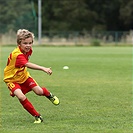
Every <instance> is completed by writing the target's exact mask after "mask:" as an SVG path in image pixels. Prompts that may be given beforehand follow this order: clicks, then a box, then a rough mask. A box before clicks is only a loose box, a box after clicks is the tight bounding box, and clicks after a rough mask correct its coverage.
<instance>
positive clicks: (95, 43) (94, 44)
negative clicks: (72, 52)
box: [91, 39, 100, 46]
mask: <svg viewBox="0 0 133 133" xmlns="http://www.w3.org/2000/svg"><path fill="white" fill-rule="evenodd" d="M91 46H100V40H98V39H94V40H92V41H91Z"/></svg>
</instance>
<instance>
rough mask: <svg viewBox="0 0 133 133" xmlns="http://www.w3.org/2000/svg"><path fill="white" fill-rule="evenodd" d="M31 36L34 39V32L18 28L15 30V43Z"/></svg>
mask: <svg viewBox="0 0 133 133" xmlns="http://www.w3.org/2000/svg"><path fill="white" fill-rule="evenodd" d="M30 37H31V38H32V39H33V40H34V34H33V33H32V32H30V31H28V30H26V29H19V30H18V31H17V44H20V43H21V41H22V40H25V39H27V38H30Z"/></svg>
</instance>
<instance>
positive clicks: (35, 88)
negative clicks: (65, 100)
mask: <svg viewBox="0 0 133 133" xmlns="http://www.w3.org/2000/svg"><path fill="white" fill-rule="evenodd" d="M24 85H25V86H27V87H29V90H33V91H34V92H35V93H36V94H37V95H39V96H46V97H47V98H48V99H49V100H50V101H51V102H52V103H53V104H54V105H58V104H59V103H60V102H59V99H58V98H57V97H56V96H54V95H53V94H52V93H50V92H49V91H48V90H47V89H46V88H45V87H42V88H41V87H40V86H39V85H38V84H37V82H36V81H35V80H34V79H33V78H31V77H30V78H28V79H27V80H26V82H25V83H24ZM26 93H27V92H24V94H26Z"/></svg>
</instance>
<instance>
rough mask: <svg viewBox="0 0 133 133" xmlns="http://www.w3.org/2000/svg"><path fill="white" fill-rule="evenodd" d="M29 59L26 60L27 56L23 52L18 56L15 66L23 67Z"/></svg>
mask: <svg viewBox="0 0 133 133" xmlns="http://www.w3.org/2000/svg"><path fill="white" fill-rule="evenodd" d="M27 62H28V60H26V58H25V56H24V55H23V54H20V55H18V56H17V58H16V63H15V67H23V66H24V65H25V64H26V63H27Z"/></svg>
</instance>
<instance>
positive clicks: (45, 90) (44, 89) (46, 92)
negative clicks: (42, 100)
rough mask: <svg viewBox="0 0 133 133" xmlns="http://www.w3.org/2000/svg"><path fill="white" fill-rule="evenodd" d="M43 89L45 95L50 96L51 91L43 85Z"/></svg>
mask: <svg viewBox="0 0 133 133" xmlns="http://www.w3.org/2000/svg"><path fill="white" fill-rule="evenodd" d="M42 90H43V95H44V96H46V97H48V96H50V92H49V91H48V90H47V89H46V88H44V87H42Z"/></svg>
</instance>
